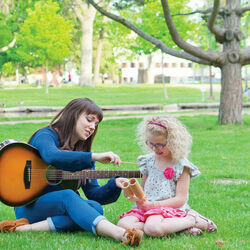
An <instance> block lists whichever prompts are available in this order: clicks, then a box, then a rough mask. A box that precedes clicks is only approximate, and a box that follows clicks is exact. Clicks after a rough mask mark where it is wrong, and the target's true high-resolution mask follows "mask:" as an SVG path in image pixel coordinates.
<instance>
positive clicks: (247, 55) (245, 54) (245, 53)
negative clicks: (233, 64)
mask: <svg viewBox="0 0 250 250" xmlns="http://www.w3.org/2000/svg"><path fill="white" fill-rule="evenodd" d="M240 63H241V65H242V66H244V65H247V64H250V47H246V48H244V49H241V50H240Z"/></svg>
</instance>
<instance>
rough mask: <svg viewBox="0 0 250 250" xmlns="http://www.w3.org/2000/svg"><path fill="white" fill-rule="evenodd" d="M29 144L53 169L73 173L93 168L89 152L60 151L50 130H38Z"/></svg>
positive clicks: (56, 138)
mask: <svg viewBox="0 0 250 250" xmlns="http://www.w3.org/2000/svg"><path fill="white" fill-rule="evenodd" d="M30 144H31V145H32V146H34V147H36V148H37V149H38V151H39V153H40V155H41V157H42V159H43V160H44V161H45V162H46V163H47V164H49V165H52V166H54V167H55V168H58V169H62V170H66V171H71V172H75V171H79V170H83V169H87V168H92V167H93V162H92V160H91V152H77V151H66V150H60V149H59V140H58V137H57V134H56V133H55V131H53V130H52V129H49V128H44V129H41V130H39V131H38V132H37V133H36V134H35V135H34V137H33V138H32V140H31V141H30Z"/></svg>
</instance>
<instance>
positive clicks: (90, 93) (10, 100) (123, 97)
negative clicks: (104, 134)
mask: <svg viewBox="0 0 250 250" xmlns="http://www.w3.org/2000/svg"><path fill="white" fill-rule="evenodd" d="M194 86H195V85H194ZM167 91H168V96H169V99H167V100H166V99H165V98H164V94H163V87H162V85H159V84H157V85H153V86H152V85H108V86H106V85H105V86H95V87H79V86H75V85H74V86H72V87H69V86H67V85H66V86H63V87H61V88H49V93H48V94H45V89H44V88H41V89H38V88H35V87H30V86H29V87H27V88H23V87H16V88H9V89H7V88H0V103H4V104H5V105H6V107H15V106H18V103H19V102H20V101H23V102H24V104H23V105H24V106H64V105H65V104H66V103H68V102H69V101H70V100H72V99H74V98H78V97H89V98H91V99H93V100H94V101H95V102H96V103H97V104H98V105H128V104H154V103H156V104H162V105H165V104H172V103H190V102H201V101H202V99H201V98H202V97H201V91H200V89H199V88H190V87H178V85H167ZM214 95H215V97H216V98H215V100H209V99H205V102H219V93H217V92H215V93H214ZM205 96H206V97H208V96H209V93H208V92H206V95H205Z"/></svg>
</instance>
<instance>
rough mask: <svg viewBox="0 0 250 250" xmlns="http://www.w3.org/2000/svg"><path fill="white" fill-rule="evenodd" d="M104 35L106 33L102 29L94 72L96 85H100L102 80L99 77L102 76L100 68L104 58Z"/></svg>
mask: <svg viewBox="0 0 250 250" xmlns="http://www.w3.org/2000/svg"><path fill="white" fill-rule="evenodd" d="M103 33H104V29H103V28H101V30H100V34H99V40H98V45H97V50H96V59H95V70H94V79H93V82H94V84H98V81H99V80H100V76H99V75H100V66H101V57H102V45H103Z"/></svg>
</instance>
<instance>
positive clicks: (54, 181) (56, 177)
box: [46, 166, 62, 185]
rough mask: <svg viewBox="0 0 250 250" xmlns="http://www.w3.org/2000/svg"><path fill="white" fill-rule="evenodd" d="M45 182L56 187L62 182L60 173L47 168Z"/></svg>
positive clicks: (50, 167)
mask: <svg viewBox="0 0 250 250" xmlns="http://www.w3.org/2000/svg"><path fill="white" fill-rule="evenodd" d="M46 181H47V183H48V184H50V185H58V184H60V183H61V182H62V171H60V170H58V169H55V168H53V167H52V166H49V167H48V169H47V172H46Z"/></svg>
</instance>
